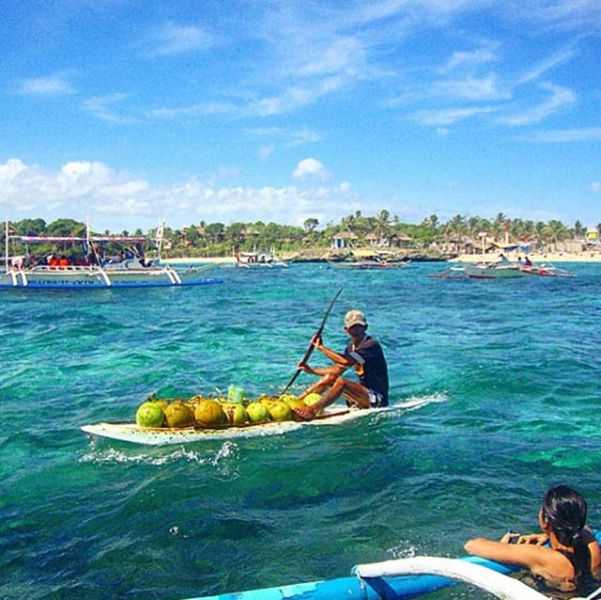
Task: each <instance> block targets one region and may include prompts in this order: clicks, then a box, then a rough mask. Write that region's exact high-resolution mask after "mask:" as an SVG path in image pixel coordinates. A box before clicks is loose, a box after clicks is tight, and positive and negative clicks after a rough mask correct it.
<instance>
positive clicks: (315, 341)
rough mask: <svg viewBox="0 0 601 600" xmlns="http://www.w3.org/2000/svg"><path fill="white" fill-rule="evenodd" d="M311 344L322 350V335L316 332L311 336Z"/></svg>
mask: <svg viewBox="0 0 601 600" xmlns="http://www.w3.org/2000/svg"><path fill="white" fill-rule="evenodd" d="M311 344H312V345H313V346H315V348H317V350H321V349H322V348H323V339H322V338H321V335H320V334H317V333H316V334H315V335H314V336H313V337H312V338H311Z"/></svg>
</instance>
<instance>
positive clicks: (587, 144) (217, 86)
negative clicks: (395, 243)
mask: <svg viewBox="0 0 601 600" xmlns="http://www.w3.org/2000/svg"><path fill="white" fill-rule="evenodd" d="M2 12H3V16H2V19H1V20H0V56H1V61H0V65H1V68H0V218H2V219H4V218H8V219H10V220H21V219H24V218H36V217H41V218H43V219H45V220H46V221H47V222H50V221H52V220H54V219H56V218H62V217H64V218H73V219H77V220H82V221H85V220H86V219H89V220H90V222H91V224H92V226H93V228H94V229H95V230H104V229H110V230H111V231H113V232H120V231H122V230H129V231H132V230H134V229H136V228H138V227H140V228H142V229H144V230H146V229H149V228H152V227H156V225H157V224H158V223H159V222H160V221H163V220H165V221H166V222H167V224H168V225H169V226H171V227H182V226H186V225H191V224H198V223H200V222H201V221H205V222H216V221H218V222H222V223H225V224H229V223H232V222H238V221H244V222H246V221H258V220H261V221H264V222H269V221H274V222H277V223H283V224H284V223H286V224H292V225H302V223H303V222H304V221H305V220H306V219H308V218H316V219H318V220H319V223H320V227H321V226H325V225H326V224H327V223H331V222H338V221H339V220H340V219H341V218H342V217H343V216H346V215H348V214H351V213H355V212H356V211H361V212H362V214H363V215H366V216H372V215H377V214H378V213H379V212H380V211H381V210H383V209H385V210H387V211H389V212H390V214H391V215H397V216H398V217H399V218H400V219H401V221H404V222H411V223H419V222H421V221H422V220H423V219H424V218H425V217H427V216H428V215H431V214H436V215H438V217H439V218H440V219H441V220H443V221H446V220H448V219H450V218H452V217H453V216H455V215H463V216H466V217H469V216H474V215H478V216H483V217H489V218H494V217H495V216H496V215H497V214H498V213H500V212H502V213H504V214H506V215H508V216H509V217H512V218H522V219H532V220H535V221H538V220H542V221H548V220H550V219H559V220H561V221H563V222H564V223H566V224H569V225H572V224H573V223H574V222H575V220H580V221H581V222H583V223H584V224H585V225H587V226H589V227H594V226H596V224H597V223H599V222H601V210H600V208H601V60H599V58H600V57H601V43H600V41H601V40H600V36H601V2H599V0H361V1H358V0H345V1H343V0H337V1H336V0H329V1H326V0H319V1H317V0H298V1H296V0H295V1H292V0H274V1H272V0H213V1H209V0H178V1H177V2H171V1H166V0H48V1H47V2H38V1H37V0H36V1H33V0H20V1H19V2H10V3H5V4H4V7H3V11H2Z"/></svg>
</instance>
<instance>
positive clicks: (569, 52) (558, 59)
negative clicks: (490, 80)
mask: <svg viewBox="0 0 601 600" xmlns="http://www.w3.org/2000/svg"><path fill="white" fill-rule="evenodd" d="M575 56H576V51H575V49H574V48H573V47H571V46H570V47H567V48H561V49H560V50H558V51H557V52H554V53H553V54H552V55H551V56H549V57H547V58H545V59H544V60H542V61H540V62H539V63H538V64H536V65H534V66H533V67H531V68H530V69H529V70H528V71H526V72H525V73H523V74H522V75H521V76H520V77H519V78H518V80H517V84H518V85H522V84H524V83H529V82H531V81H535V80H537V79H539V78H540V77H541V76H542V75H544V74H545V73H547V71H550V70H551V69H554V68H555V67H557V66H559V65H562V64H564V63H566V62H568V61H570V60H572V58H574V57H575Z"/></svg>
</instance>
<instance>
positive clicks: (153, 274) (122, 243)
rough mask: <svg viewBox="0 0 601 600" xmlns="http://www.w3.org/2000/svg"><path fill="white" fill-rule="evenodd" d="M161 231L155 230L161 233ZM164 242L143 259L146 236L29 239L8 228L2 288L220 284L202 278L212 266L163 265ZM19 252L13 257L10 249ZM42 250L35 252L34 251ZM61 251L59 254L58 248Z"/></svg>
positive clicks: (87, 230) (33, 237) (37, 237)
mask: <svg viewBox="0 0 601 600" xmlns="http://www.w3.org/2000/svg"><path fill="white" fill-rule="evenodd" d="M160 231H161V228H159V231H158V232H157V233H158V234H160ZM161 241H162V240H160V239H158V236H157V240H155V243H156V252H155V254H154V255H153V257H152V258H147V257H146V256H145V250H144V246H146V245H148V242H149V240H148V239H147V238H145V237H142V236H95V235H92V234H91V233H90V229H89V227H87V228H86V235H85V236H26V235H16V234H10V232H9V228H8V224H7V225H6V228H5V253H4V260H3V261H2V262H3V263H4V269H3V270H2V271H0V289H14V288H19V289H21V288H23V289H24V288H28V289H35V288H41V289H80V290H81V289H92V288H119V287H168V286H192V285H206V284H209V283H219V280H217V279H208V278H205V277H201V275H203V274H204V273H205V272H206V271H208V270H209V269H211V268H213V266H212V265H202V266H199V267H190V268H185V269H177V268H174V267H171V266H168V265H165V266H161V265H159V264H158V262H159V260H160V244H161ZM11 244H12V245H13V246H18V247H19V248H20V251H19V252H18V253H17V254H13V255H12V256H11V253H10V247H11ZM32 246H37V247H38V248H39V249H40V250H39V251H38V253H37V254H35V255H34V254H32V253H31V251H30V247H32ZM57 248H58V250H56V249H57Z"/></svg>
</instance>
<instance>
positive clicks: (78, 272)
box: [0, 266, 221, 290]
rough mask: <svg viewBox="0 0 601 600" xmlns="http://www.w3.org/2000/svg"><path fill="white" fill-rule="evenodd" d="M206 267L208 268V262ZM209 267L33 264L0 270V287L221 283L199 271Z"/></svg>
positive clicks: (171, 285) (109, 286)
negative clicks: (181, 268)
mask: <svg viewBox="0 0 601 600" xmlns="http://www.w3.org/2000/svg"><path fill="white" fill-rule="evenodd" d="M209 268H212V266H210V267H209ZM209 268H202V267H201V268H191V269H183V270H180V269H174V268H172V267H146V268H137V269H127V268H119V269H117V268H106V269H102V268H99V267H76V266H70V267H63V268H50V267H34V268H33V269H17V270H13V269H11V270H9V271H5V272H3V273H1V274H0V289H60V290H65V289H78V290H82V289H94V288H101V289H107V288H131V287H178V286H184V287H186V286H197V285H207V284H212V283H221V281H220V280H219V279H214V278H207V277H203V276H202V275H203V274H204V273H205V272H206V271H207V270H209Z"/></svg>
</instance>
